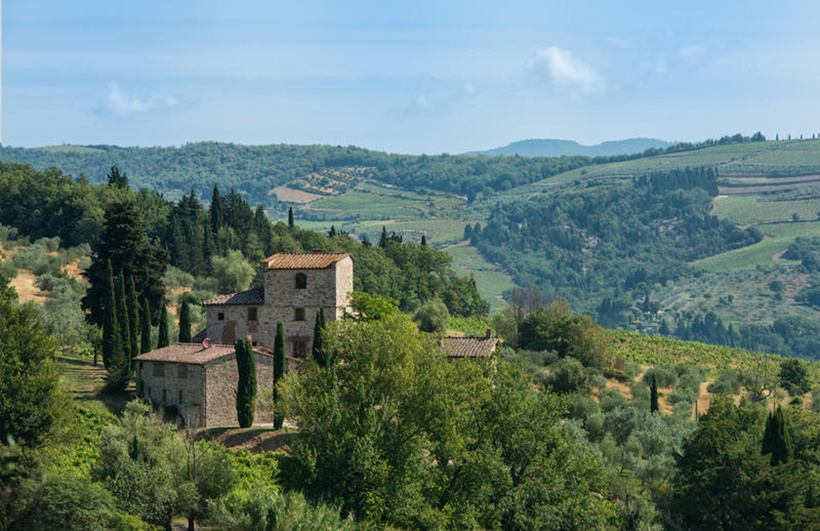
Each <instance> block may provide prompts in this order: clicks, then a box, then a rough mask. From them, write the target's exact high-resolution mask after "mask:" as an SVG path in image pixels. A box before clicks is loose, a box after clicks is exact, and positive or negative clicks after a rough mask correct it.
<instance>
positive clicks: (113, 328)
mask: <svg viewBox="0 0 820 531" xmlns="http://www.w3.org/2000/svg"><path fill="white" fill-rule="evenodd" d="M103 288H104V290H105V294H104V297H103V323H102V336H103V340H102V358H103V366H105V368H106V369H108V368H110V367H111V360H112V359H113V358H114V350H115V349H116V345H117V343H118V342H119V341H118V337H117V335H118V332H119V328H118V324H117V302H116V295H115V292H114V270H113V268H112V267H111V260H109V261H108V268H107V270H106V277H105V282H104V284H103Z"/></svg>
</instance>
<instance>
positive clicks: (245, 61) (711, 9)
mask: <svg viewBox="0 0 820 531" xmlns="http://www.w3.org/2000/svg"><path fill="white" fill-rule="evenodd" d="M3 4H4V5H3V43H2V44H3V46H2V50H3V58H2V60H3V65H2V66H3V78H2V79H3V92H2V96H3V142H4V144H5V145H11V146H27V147H31V146H43V145H53V144H63V143H70V144H117V145H123V146H134V145H139V146H155V145H181V144H184V143H186V142H195V141H200V140H217V141H225V142H236V143H243V144H270V143H294V144H323V143H328V144H340V145H349V144H354V145H359V146H363V147H367V148H371V149H378V150H385V151H391V152H398V153H422V152H426V153H441V152H449V153H459V152H463V151H468V150H474V149H486V148H491V147H496V146H500V145H504V144H507V143H509V142H512V141H515V140H522V139H526V138H563V139H572V140H577V141H579V142H581V143H584V144H590V143H597V142H600V141H603V140H613V139H621V138H630V137H655V138H661V139H665V140H702V139H705V138H709V137H717V136H721V135H724V134H733V133H736V132H742V133H744V134H751V133H753V132H755V131H757V130H761V131H763V133H764V134H766V135H767V136H774V135H775V134H776V133H779V134H780V136H785V135H787V134H792V135H799V134H806V135H809V136H810V135H811V134H812V133H817V132H820V96H818V95H820V32H818V31H817V21H818V20H820V2H813V1H799V2H788V1H784V2H782V3H776V2H771V1H768V2H758V1H745V2H739V1H734V0H725V1H720V2H716V1H714V0H712V1H710V2H701V1H690V2H685V3H684V2H676V3H675V5H671V4H672V3H671V2H659V1H657V0H654V1H628V0H626V1H623V2H612V1H606V2H605V1H580V0H578V1H574V2H571V1H567V2H552V1H540V2H537V1H532V2H529V1H527V2H525V1H516V0H507V1H504V2H483V1H480V0H475V1H469V2H452V1H446V0H438V1H426V0H417V1H413V2H410V1H405V2H398V1H391V0H380V1H356V0H346V1H344V2H339V1H335V2H330V1H310V0H308V1H300V2H271V1H267V2H263V1H242V0H237V1H233V2H224V1H222V2H212V1H207V0H205V1H203V0H199V1H196V2H194V1H189V0H171V1H169V0H165V1H163V2H159V1H155V0H142V1H140V2H111V1H110V0H108V1H105V2H103V1H98V0H74V1H72V2H65V1H55V0H6V1H5V2H4V3H3Z"/></svg>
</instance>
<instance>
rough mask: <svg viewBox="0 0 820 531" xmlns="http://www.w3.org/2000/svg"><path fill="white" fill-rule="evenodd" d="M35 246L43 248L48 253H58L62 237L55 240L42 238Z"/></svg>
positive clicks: (55, 237) (56, 237)
mask: <svg viewBox="0 0 820 531" xmlns="http://www.w3.org/2000/svg"><path fill="white" fill-rule="evenodd" d="M34 245H40V246H42V247H43V248H44V249H45V250H46V252H47V253H56V252H57V250H58V249H59V248H60V237H59V236H54V237H53V238H40V239H39V240H37V241H36V242H34Z"/></svg>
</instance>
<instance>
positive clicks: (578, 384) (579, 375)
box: [546, 357, 589, 394]
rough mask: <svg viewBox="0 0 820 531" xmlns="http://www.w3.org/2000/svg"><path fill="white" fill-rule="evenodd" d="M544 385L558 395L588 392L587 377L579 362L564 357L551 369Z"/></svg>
mask: <svg viewBox="0 0 820 531" xmlns="http://www.w3.org/2000/svg"><path fill="white" fill-rule="evenodd" d="M546 384H547V385H549V386H550V387H552V389H553V390H554V391H555V392H556V393H558V394H569V393H575V392H579V393H586V392H587V391H588V390H589V376H588V375H587V373H586V372H585V371H584V366H583V365H582V364H581V362H580V361H578V360H576V359H575V358H570V357H566V358H564V359H562V360H561V361H559V362H558V363H557V364H556V365H555V367H554V368H553V369H552V371H551V372H550V374H549V376H547V378H546Z"/></svg>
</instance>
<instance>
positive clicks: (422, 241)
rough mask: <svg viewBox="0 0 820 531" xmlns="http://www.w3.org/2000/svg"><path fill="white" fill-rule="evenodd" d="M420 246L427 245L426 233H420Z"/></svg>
mask: <svg viewBox="0 0 820 531" xmlns="http://www.w3.org/2000/svg"><path fill="white" fill-rule="evenodd" d="M421 246H422V247H427V235H426V234H422V235H421Z"/></svg>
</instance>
